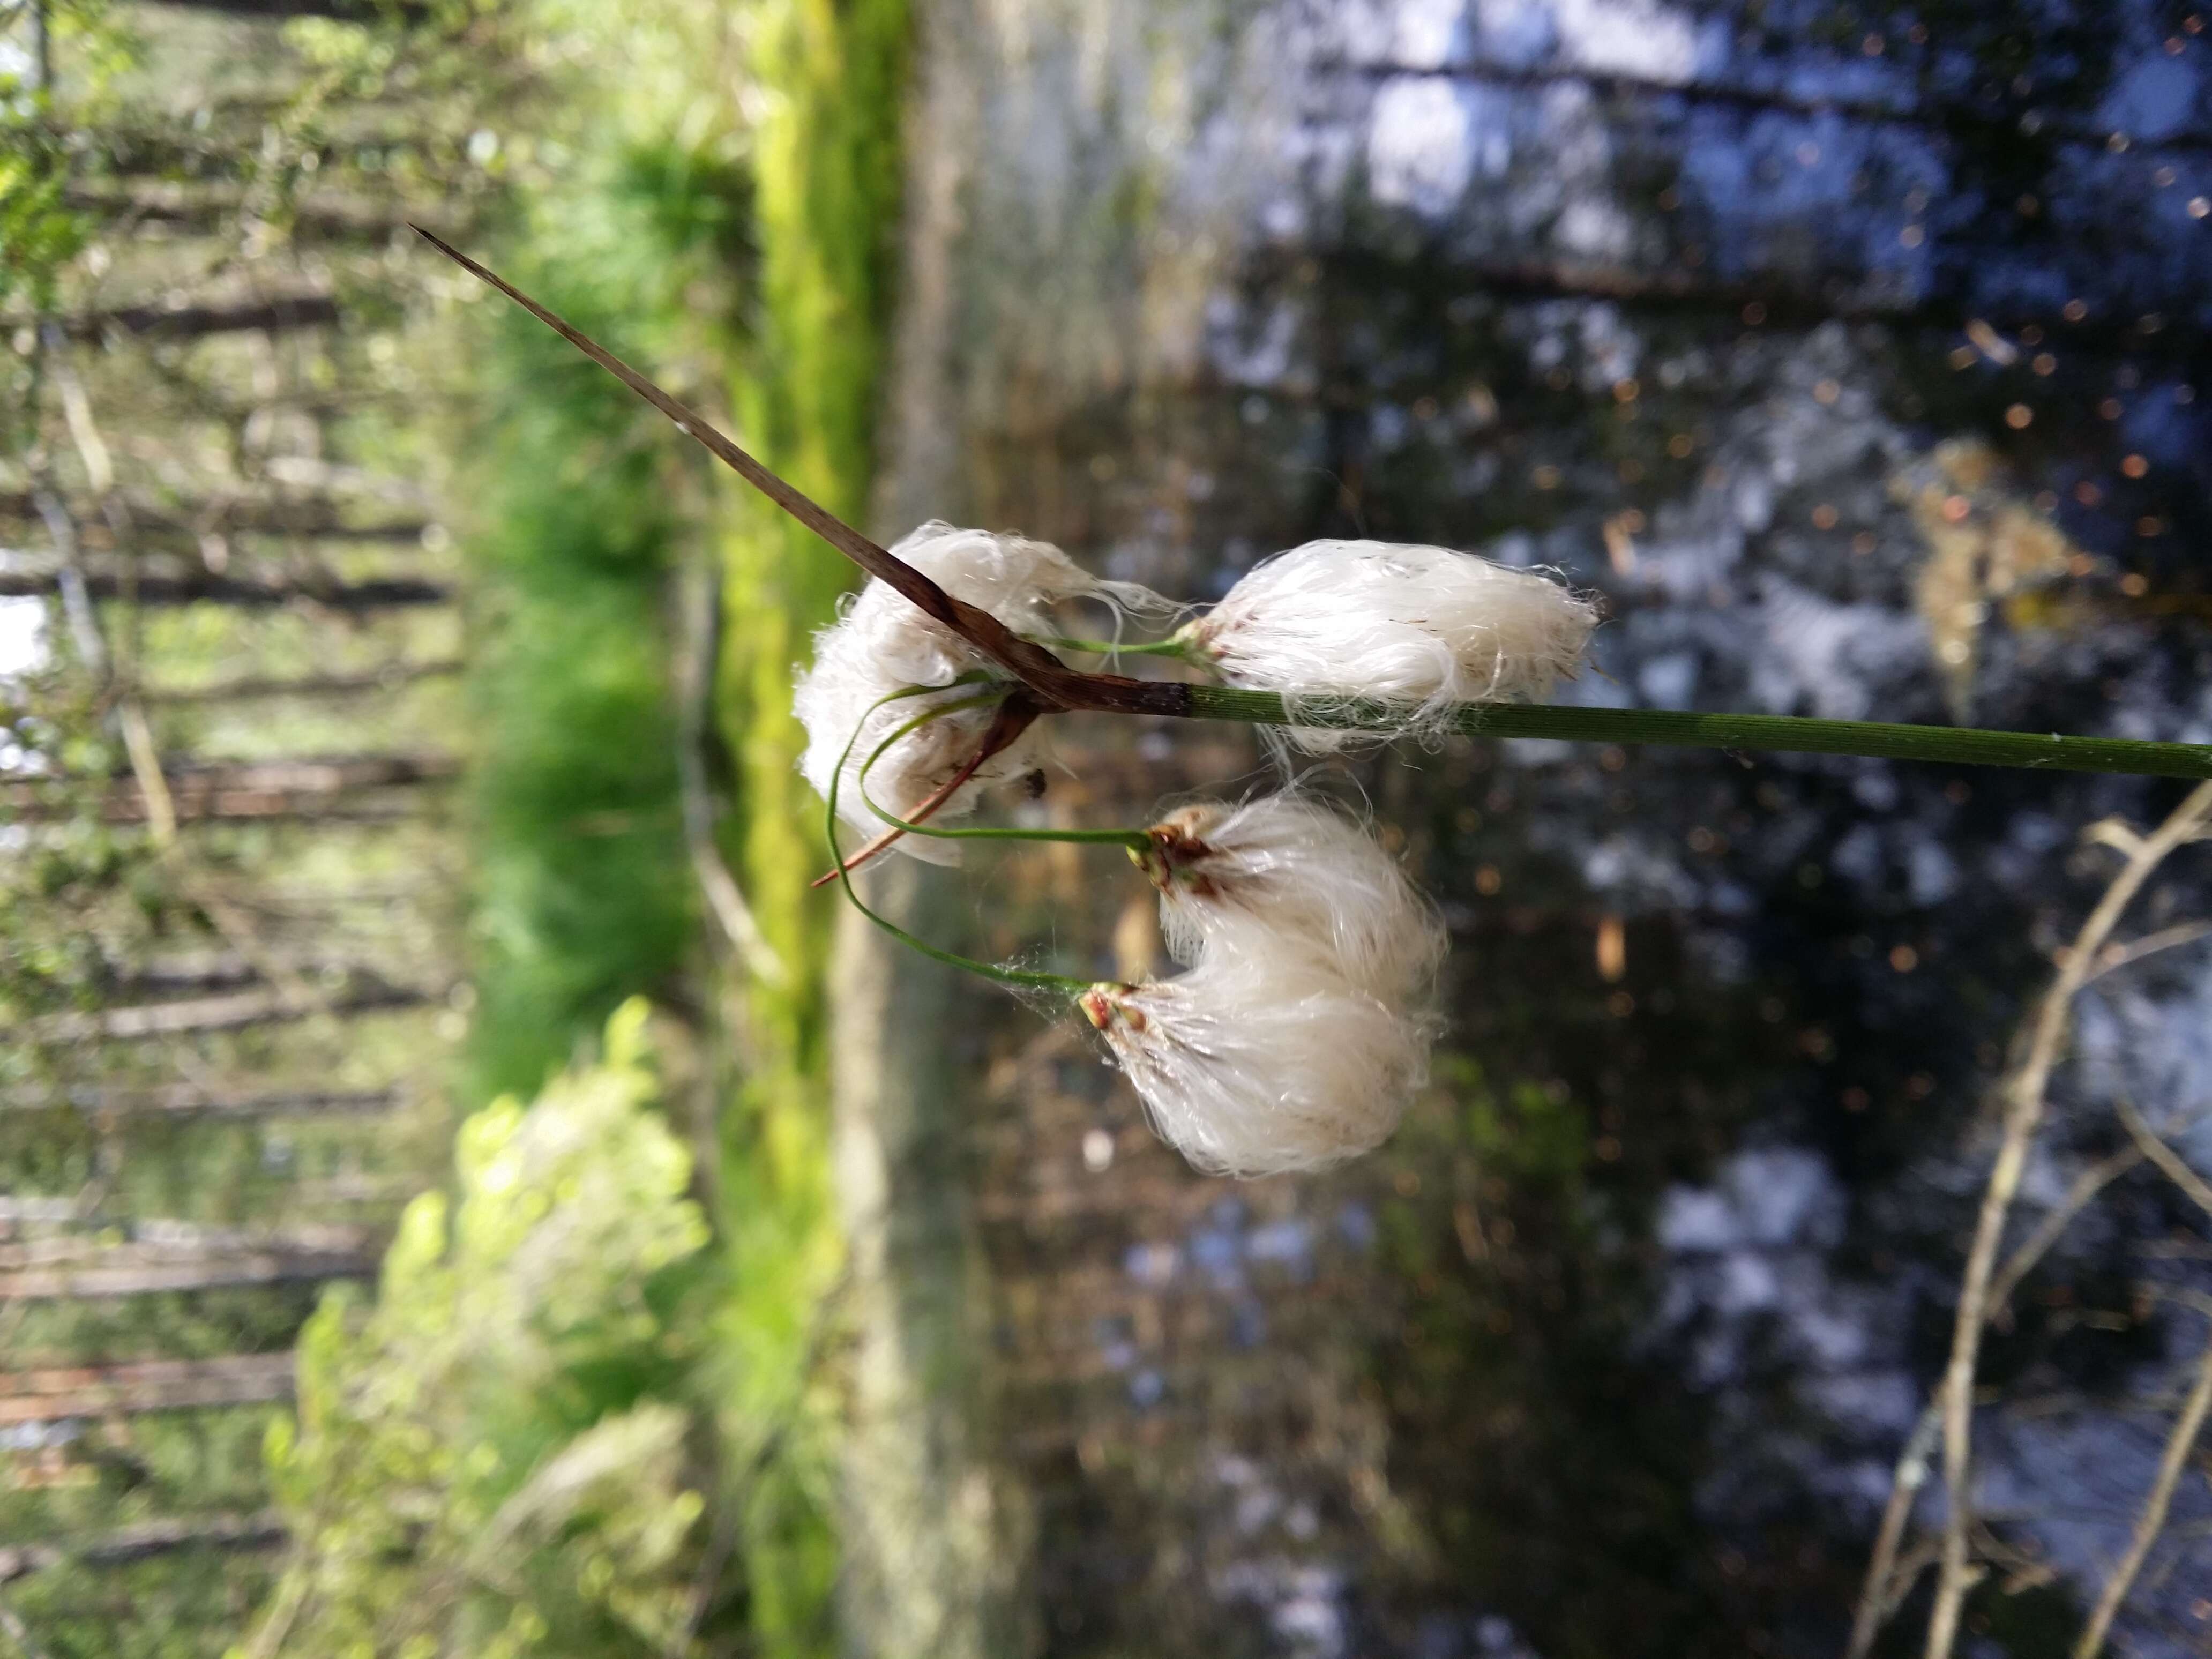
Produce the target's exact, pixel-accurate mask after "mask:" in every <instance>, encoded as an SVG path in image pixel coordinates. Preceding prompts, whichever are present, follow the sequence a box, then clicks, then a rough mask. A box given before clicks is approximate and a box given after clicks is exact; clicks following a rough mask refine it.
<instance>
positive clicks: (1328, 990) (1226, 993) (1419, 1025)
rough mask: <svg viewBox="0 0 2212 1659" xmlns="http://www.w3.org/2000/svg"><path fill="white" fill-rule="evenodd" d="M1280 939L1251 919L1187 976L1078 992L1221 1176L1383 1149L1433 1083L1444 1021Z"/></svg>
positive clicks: (1172, 1127)
mask: <svg viewBox="0 0 2212 1659" xmlns="http://www.w3.org/2000/svg"><path fill="white" fill-rule="evenodd" d="M1275 943H1276V941H1274V940H1273V939H1270V937H1269V935H1268V931H1267V929H1266V928H1265V927H1261V926H1257V925H1248V926H1246V927H1241V928H1239V929H1237V930H1236V931H1235V932H1233V933H1230V934H1228V935H1225V936H1222V937H1218V938H1217V939H1215V940H1213V941H1212V945H1213V947H1214V948H1211V949H1209V950H1208V951H1207V952H1206V955H1205V956H1204V957H1201V958H1200V961H1199V963H1198V965H1197V966H1196V967H1194V968H1193V969H1190V970H1189V971H1188V972H1187V973H1182V974H1178V975H1176V976H1175V977H1174V978H1172V979H1165V980H1155V981H1150V982H1148V983H1146V984H1142V985H1116V984H1108V983H1102V984H1097V985H1091V986H1089V987H1085V990H1084V991H1083V993H1082V994H1081V995H1080V996H1079V998H1078V999H1077V1006H1079V1007H1080V1008H1081V1009H1082V1011H1083V1014H1084V1017H1085V1018H1086V1019H1088V1020H1089V1021H1090V1022H1091V1024H1093V1025H1094V1026H1096V1027H1097V1029H1098V1030H1099V1032H1100V1034H1101V1035H1103V1036H1104V1037H1105V1039H1106V1046H1107V1047H1108V1048H1109V1049H1111V1050H1112V1051H1113V1054H1114V1058H1115V1060H1117V1061H1119V1062H1120V1064H1121V1069H1122V1071H1123V1072H1124V1073H1127V1076H1128V1079H1129V1081H1130V1083H1131V1084H1132V1085H1133V1086H1134V1087H1135V1089H1136V1091H1137V1097H1138V1098H1139V1099H1140V1100H1141V1101H1143V1102H1144V1104H1145V1112H1146V1116H1147V1117H1148V1118H1149V1119H1150V1120H1151V1121H1152V1127H1153V1128H1154V1129H1155V1130H1156V1131H1157V1132H1158V1134H1159V1136H1160V1138H1161V1139H1164V1140H1165V1141H1167V1142H1168V1143H1169V1145H1170V1146H1174V1147H1175V1148H1176V1150H1177V1151H1178V1152H1182V1155H1183V1156H1184V1157H1185V1158H1188V1159H1189V1160H1190V1162H1191V1164H1193V1165H1194V1166H1195V1167H1196V1168H1198V1169H1200V1170H1205V1171H1206V1172H1207V1173H1208V1174H1212V1175H1229V1176H1266V1175H1285V1174H1291V1173H1295V1172H1298V1171H1303V1170H1319V1169H1325V1168H1327V1167H1328V1165H1330V1164H1338V1163H1341V1162H1342V1161H1343V1160H1345V1159H1346V1158H1356V1157H1358V1155H1359V1154H1360V1153H1362V1152H1370V1151H1372V1150H1373V1149H1374V1148H1375V1147H1376V1146H1380V1145H1382V1143H1383V1141H1384V1140H1385V1139H1388V1138H1389V1134H1390V1132H1391V1131H1392V1130H1393V1129H1395V1128H1396V1127H1398V1121H1399V1119H1400V1118H1401V1116H1402V1115H1404V1112H1405V1109H1406V1106H1407V1103H1408V1102H1410V1101H1411V1100H1412V1099H1413V1094H1414V1092H1415V1091H1417V1090H1418V1089H1419V1087H1420V1086H1421V1085H1422V1084H1423V1083H1424V1082H1425V1081H1426V1080H1427V1078H1428V1060H1429V1048H1430V1045H1431V1042H1433V1041H1434V1038H1435V1025H1434V1023H1433V1022H1432V1021H1431V1019H1430V1018H1427V1017H1426V1016H1425V1015H1424V1014H1420V1013H1416V1012H1412V1011H1410V1010H1408V1009H1407V1008H1404V1007H1401V1006H1392V1005H1391V1004H1389V1002H1386V1001H1385V1000H1383V998H1381V997H1379V996H1376V995H1374V994H1371V993H1370V992H1367V991H1364V990H1362V989H1361V988H1359V987H1358V986H1357V985H1355V984H1353V983H1352V982H1351V981H1349V980H1347V979H1346V978H1345V977H1344V976H1343V975H1341V974H1340V973H1339V972H1337V971H1336V970H1335V965H1334V963H1330V962H1329V961H1328V960H1326V959H1325V958H1323V957H1317V956H1313V955H1310V954H1307V953H1305V952H1304V951H1298V950H1295V949H1293V950H1277V949H1273V948H1272V946H1273V945H1274V944H1275ZM1225 947H1226V948H1225Z"/></svg>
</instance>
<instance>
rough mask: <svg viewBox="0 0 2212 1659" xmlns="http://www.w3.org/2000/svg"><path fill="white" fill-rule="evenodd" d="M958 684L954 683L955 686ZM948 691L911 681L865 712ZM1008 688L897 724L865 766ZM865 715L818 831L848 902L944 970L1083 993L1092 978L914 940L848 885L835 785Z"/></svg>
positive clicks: (833, 780) (850, 740) (843, 755)
mask: <svg viewBox="0 0 2212 1659" xmlns="http://www.w3.org/2000/svg"><path fill="white" fill-rule="evenodd" d="M959 683H960V682H958V681H956V682H955V683H954V684H959ZM950 689H951V688H950V687H948V686H942V685H910V686H908V687H907V689H906V690H903V691H894V692H892V693H891V694H890V696H887V697H878V699H877V700H876V701H875V702H873V703H872V704H871V705H870V706H869V708H868V714H874V713H875V712H876V710H877V709H878V708H882V707H883V706H884V704H885V703H889V702H898V701H900V700H901V699H902V698H905V697H922V696H929V695H930V694H931V693H932V692H940V691H945V690H950ZM1011 690H1013V686H1012V684H1011V683H1005V682H1001V683H999V684H994V687H993V689H992V690H989V691H987V692H985V693H983V694H982V695H981V696H974V697H962V698H960V699H958V700H957V701H956V702H948V703H944V704H940V705H939V707H937V708H932V709H930V710H928V711H927V712H926V713H924V714H917V715H915V718H914V719H912V720H908V722H907V723H906V724H905V725H903V726H900V727H899V728H898V730H897V731H896V732H892V733H891V734H890V737H888V738H884V741H883V742H882V743H880V744H878V745H877V746H876V750H875V753H874V754H872V755H871V756H870V757H868V764H869V765H871V766H872V765H874V764H875V763H876V761H877V760H878V758H879V757H881V756H882V754H883V752H884V750H886V749H888V748H890V746H891V744H895V743H896V742H897V741H898V740H899V739H900V738H903V737H905V736H906V735H907V734H908V732H915V731H918V730H920V729H921V727H922V726H927V725H928V724H929V723H930V722H931V721H932V720H942V719H944V718H945V715H947V714H957V713H958V712H960V711H961V710H962V709H966V708H987V707H988V706H989V705H990V704H992V703H994V702H999V701H1000V699H1002V698H1004V697H1005V696H1006V694H1007V693H1008V692H1009V691H1011ZM868 714H864V715H862V716H861V717H860V725H859V726H854V728H853V735H852V736H851V737H849V738H847V739H846V740H845V747H844V750H843V752H842V753H841V754H840V755H839V756H838V757H837V765H836V770H834V771H832V772H831V773H830V774H829V800H828V802H827V803H826V804H825V806H824V809H823V831H824V833H825V834H826V835H827V836H828V837H829V861H830V863H831V864H832V865H833V866H836V872H837V881H838V884H839V885H841V886H842V887H843V888H844V890H845V896H846V898H847V899H848V900H849V901H850V902H851V903H852V906H853V908H854V909H856V910H858V911H859V912H860V914H861V915H864V916H866V918H867V919H868V920H869V921H872V922H873V923H875V924H876V926H877V927H880V928H882V929H883V930H884V932H885V933H889V934H890V936H891V937H892V938H893V939H896V940H898V941H899V943H901V944H902V945H907V946H908V947H910V948H911V949H913V950H916V951H921V954H922V955H924V956H926V957H928V958H929V959H930V960H931V961H933V962H941V963H944V964H945V966H946V967H948V968H963V969H966V970H967V971H968V972H969V973H971V974H975V975H981V977H982V978H984V979H987V980H990V981H993V982H994V983H995V984H999V985H1008V986H1020V987H1024V989H1029V990H1038V991H1057V992H1060V993H1062V994H1065V995H1067V996H1080V995H1082V994H1083V993H1084V992H1085V991H1086V990H1088V989H1090V987H1091V982H1090V981H1088V980H1080V979H1070V978H1068V977H1067V976H1066V975H1064V974H1040V973H1032V972H1030V970H1028V969H1023V968H1002V967H1000V966H998V965H997V964H995V963H987V962H978V961H976V960H975V958H974V957H963V956H960V955H958V954H957V953H956V952H954V951H940V950H939V949H938V947H937V946H935V945H932V944H930V943H929V942H928V941H927V940H926V939H916V938H915V936H914V935H913V934H912V933H908V932H907V930H906V929H905V928H903V927H900V926H899V925H898V924H897V923H896V922H895V921H891V920H890V918H889V917H888V916H883V915H878V914H877V913H876V912H875V911H873V910H872V909H870V908H868V906H867V903H866V901H864V900H863V899H862V898H861V897H860V891H859V890H858V889H856V888H855V887H854V885H853V873H852V872H851V871H849V870H848V869H846V867H845V854H844V849H843V848H840V847H839V846H838V845H837V791H838V786H839V784H840V783H841V782H842V780H843V778H844V775H845V768H846V766H847V765H848V763H850V762H851V760H852V758H853V749H854V745H855V744H858V743H859V742H860V733H861V732H862V731H863V730H865V729H866V726H867V723H868ZM862 799H866V791H865V789H864V790H863V791H862ZM878 816H881V815H880V814H879V815H878Z"/></svg>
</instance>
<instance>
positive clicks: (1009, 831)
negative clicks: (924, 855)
mask: <svg viewBox="0 0 2212 1659" xmlns="http://www.w3.org/2000/svg"><path fill="white" fill-rule="evenodd" d="M956 684H957V682H956ZM940 689H949V688H939V687H936V686H927V687H915V688H911V689H909V690H905V691H901V692H898V693H896V695H897V696H902V697H910V696H915V695H917V694H918V693H919V692H920V691H922V690H940ZM1011 690H1013V686H1012V683H1011V682H1004V683H1001V684H1000V690H998V691H997V692H996V693H994V695H993V696H989V697H971V698H967V699H964V700H963V701H962V702H951V703H947V704H945V707H944V708H939V709H936V710H933V711H932V713H930V714H927V715H924V716H923V717H922V718H921V719H920V720H908V722H907V723H906V724H905V725H904V726H901V727H899V729H898V730H897V731H896V732H892V733H891V734H890V736H889V737H888V738H884V740H883V741H882V742H881V743H879V744H877V745H876V748H875V752H874V753H873V754H872V755H870V756H869V757H868V758H867V759H866V761H864V762H862V763H861V765H860V776H859V777H857V778H855V779H854V782H855V783H857V784H858V785H859V786H860V804H861V805H864V806H866V808H867V809H868V811H871V812H872V813H874V814H875V815H876V816H877V817H879V818H881V819H882V820H883V821H884V823H887V824H889V825H890V827H891V828H892V829H902V830H904V831H905V832H906V833H907V834H908V835H909V836H932V837H933V838H934V839H936V840H938V841H1051V842H1067V843H1070V844H1072V845H1074V846H1077V847H1126V848H1129V849H1130V850H1131V851H1132V852H1137V853H1141V852H1144V851H1145V850H1146V848H1149V847H1151V845H1152V837H1151V836H1148V835H1146V833H1145V832H1144V831H1143V830H1141V829H1024V828H1021V827H1019V826H1017V825H1012V824H1007V825H999V824H971V825H969V827H968V828H966V829H939V827H938V826H937V825H935V824H933V823H913V822H910V821H909V820H908V819H906V818H902V817H899V816H898V815H897V814H896V813H895V812H892V811H889V810H887V809H886V808H884V807H883V806H881V805H878V804H877V801H876V798H875V797H874V796H873V795H871V794H870V793H868V774H869V773H871V772H872V771H874V770H875V769H876V763H877V762H878V761H879V760H881V759H882V758H883V757H884V755H885V754H886V753H887V752H888V751H889V750H890V746H891V745H892V744H895V743H896V742H897V741H898V740H899V739H900V738H902V737H904V736H905V735H906V734H907V733H908V732H911V731H913V730H915V728H916V727H917V726H927V724H928V723H929V722H930V721H931V720H934V719H935V718H936V717H937V715H939V714H951V713H952V711H953V710H954V709H956V708H977V707H980V706H981V705H982V704H983V703H985V702H996V701H998V699H999V698H1000V697H1003V696H1006V693H1007V692H1008V691H1011ZM884 702H890V698H889V697H886V698H884V700H883V702H878V703H877V704H876V708H882V707H883V706H884ZM870 712H873V711H872V710H871V711H870ZM853 736H854V741H855V742H857V741H858V740H859V738H860V733H859V732H854V734H853ZM852 752H853V745H852V744H850V743H848V744H846V745H845V755H846V757H847V758H850V757H851V755H852ZM840 764H841V767H842V762H841V763H840ZM829 789H830V793H831V794H832V796H833V797H834V796H835V794H836V790H837V780H836V778H834V777H833V778H832V779H831V780H830V781H829ZM831 823H832V824H833V826H834V824H835V823H836V820H835V819H834V818H833V819H832V820H831ZM836 850H837V849H836V834H835V833H834V829H833V833H832V834H831V836H830V851H831V852H833V853H835V852H836ZM837 867H838V870H839V871H840V872H843V871H845V870H847V869H848V868H849V867H850V866H847V865H845V864H843V863H842V862H841V863H840V864H839V865H838V866H837Z"/></svg>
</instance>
